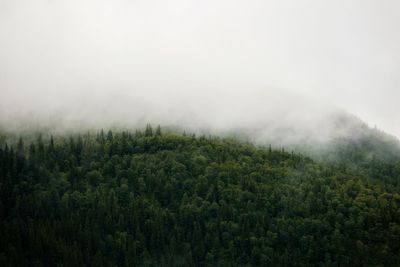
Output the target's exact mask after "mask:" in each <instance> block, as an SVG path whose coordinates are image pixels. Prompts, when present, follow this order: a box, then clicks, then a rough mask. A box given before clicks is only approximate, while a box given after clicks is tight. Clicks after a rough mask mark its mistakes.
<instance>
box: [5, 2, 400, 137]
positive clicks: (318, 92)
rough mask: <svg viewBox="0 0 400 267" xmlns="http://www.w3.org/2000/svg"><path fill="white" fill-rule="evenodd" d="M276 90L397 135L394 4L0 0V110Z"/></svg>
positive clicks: (397, 10) (399, 50) (398, 9)
mask: <svg viewBox="0 0 400 267" xmlns="http://www.w3.org/2000/svg"><path fill="white" fill-rule="evenodd" d="M281 90H282V91H283V90H284V91H286V92H292V93H293V94H295V95H300V96H305V97H307V98H311V99H313V100H314V101H316V102H320V103H328V104H331V105H334V106H337V107H341V108H344V109H346V110H348V111H349V112H351V113H354V114H355V115H357V116H358V117H360V118H361V119H363V120H364V121H366V122H367V123H369V124H370V125H372V126H373V125H377V126H378V127H379V128H381V129H383V130H385V131H387V132H389V133H392V134H395V135H397V136H398V137H400V120H399V118H400V105H399V100H400V1H398V0H335V1H323V0H309V1H306V0H279V1H278V0H276V1H267V0H262V1H261V0H260V1H252V0H246V1H244V0H243V1H238V0H222V1H218V0H201V1H200V0H199V1H190V0H174V1H167V0H139V1H135V0H113V1H111V0H109V1H106V0H96V1H95V0H86V1H85V0H68V1H61V0H51V1H50V0H46V1H45V0H25V1H21V0H0V105H1V106H0V111H1V112H2V113H3V115H0V116H3V117H4V116H9V117H11V116H13V115H15V114H16V113H24V112H25V113H31V112H32V113H40V112H42V113H43V114H47V113H52V112H54V111H55V110H60V109H65V110H66V111H67V112H69V110H68V106H74V105H75V106H74V107H77V105H78V106H79V105H80V106H90V105H92V106H97V107H98V106H99V105H100V104H99V103H97V102H96V101H97V100H98V99H103V100H102V101H103V102H102V103H104V101H105V102H106V103H107V104H108V105H115V106H116V107H117V106H118V105H120V103H119V102H118V101H120V100H121V98H122V99H124V97H120V98H113V97H109V96H110V95H120V94H122V95H129V96H130V97H131V98H134V99H135V101H136V102H135V103H137V102H143V103H144V102H146V101H147V100H149V99H152V101H153V102H154V103H157V106H160V105H161V106H163V105H164V106H170V107H171V106H176V105H180V104H182V102H184V104H186V105H187V106H196V105H198V106H199V107H200V110H201V111H203V112H205V113H206V114H207V104H204V105H203V106H202V105H200V104H199V103H198V102H202V101H203V102H202V103H206V102H207V101H211V100H212V99H213V101H216V102H218V101H219V100H220V101H223V99H224V95H235V96H236V97H237V98H235V97H234V98H235V101H236V102H235V103H237V102H238V101H240V100H241V97H242V96H243V95H246V94H248V95H247V97H250V98H254V99H257V98H259V96H261V95H265V94H267V93H269V92H273V93H274V94H276V93H277V92H278V91H281ZM233 91H234V92H233ZM116 92H117V93H116ZM94 95H95V97H94ZM249 95H250V96H249ZM183 96H187V98H185V97H183ZM102 97H103V98H102ZM104 98H105V99H104ZM117 99H119V100H117ZM126 99H127V98H125V100H126ZM154 99H156V100H154ZM177 99H180V102H179V101H178V102H177ZM107 101H108V102H107ZM283 102H285V101H282V102H281V103H271V102H268V101H266V105H282V106H284V107H285V109H291V108H297V107H295V106H294V107H293V106H292V105H291V104H288V103H283ZM125 104H127V103H125ZM128 105H129V101H128ZM201 107H203V110H202V109H201ZM249 107H250V106H249ZM243 110H244V109H243ZM147 112H149V111H147ZM154 112H156V111H154ZM158 112H160V111H158ZM213 112H214V113H213V114H211V113H208V116H214V115H215V113H218V110H215V109H214V111H213ZM245 115H247V116H249V117H251V116H255V115H254V114H251V113H250V112H249V113H248V114H245ZM242 119H246V117H245V116H244V117H242Z"/></svg>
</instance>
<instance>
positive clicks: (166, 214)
mask: <svg viewBox="0 0 400 267" xmlns="http://www.w3.org/2000/svg"><path fill="white" fill-rule="evenodd" d="M363 133H364V134H363V135H359V136H358V137H357V138H355V137H353V138H352V139H349V138H347V139H346V138H337V139H336V140H335V141H334V142H331V143H330V144H329V145H328V144H326V145H324V147H323V148H320V149H319V150H316V149H315V148H313V149H310V150H308V151H307V148H305V147H303V148H302V149H301V150H291V149H290V148H283V147H278V146H275V145H274V144H271V145H260V144H256V145H255V144H253V143H251V142H247V141H244V140H242V139H240V138H232V137H228V136H218V135H205V134H192V133H190V134H189V133H185V132H179V131H172V130H164V128H163V129H162V128H160V127H156V128H153V127H152V126H151V125H149V124H148V125H147V127H146V128H145V129H143V130H140V129H139V130H118V129H111V130H104V131H103V130H99V131H81V132H79V131H78V132H75V133H67V132H64V133H62V132H61V133H60V132H58V133H54V134H50V133H49V132H46V131H42V132H37V131H31V132H27V131H25V132H20V133H18V132H9V131H8V132H7V131H3V132H2V134H1V136H0V196H1V202H0V236H1V238H0V266H5V267H6V266H96V267H97V266H399V265H400V183H399V182H400V153H399V152H400V146H399V144H398V141H397V140H396V139H395V138H391V137H388V136H386V135H385V134H384V133H379V132H376V131H374V130H373V129H365V130H364V131H363ZM299 151H301V152H299Z"/></svg>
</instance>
